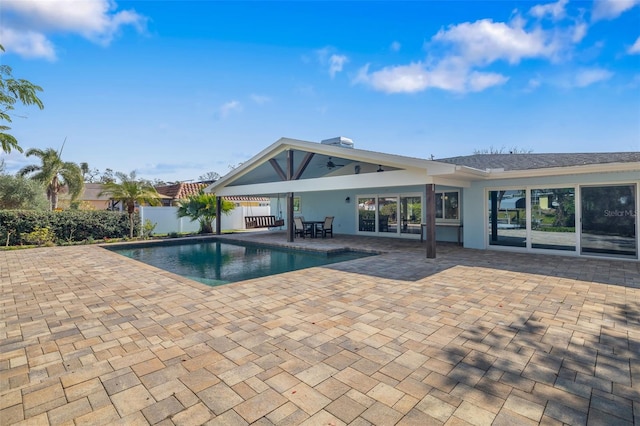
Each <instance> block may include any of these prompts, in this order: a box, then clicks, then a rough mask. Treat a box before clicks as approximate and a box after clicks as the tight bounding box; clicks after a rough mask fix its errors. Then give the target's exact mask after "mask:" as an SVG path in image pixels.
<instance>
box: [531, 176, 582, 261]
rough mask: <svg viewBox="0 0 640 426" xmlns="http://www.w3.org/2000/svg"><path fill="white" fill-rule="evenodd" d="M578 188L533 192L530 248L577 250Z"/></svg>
mask: <svg viewBox="0 0 640 426" xmlns="http://www.w3.org/2000/svg"><path fill="white" fill-rule="evenodd" d="M576 242H577V238H576V190H575V188H542V189H532V190H531V247H532V248H534V249H546V250H566V251H576Z"/></svg>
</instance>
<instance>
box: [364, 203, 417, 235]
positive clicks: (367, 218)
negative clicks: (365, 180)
mask: <svg viewBox="0 0 640 426" xmlns="http://www.w3.org/2000/svg"><path fill="white" fill-rule="evenodd" d="M357 199H358V232H361V233H372V234H377V235H398V236H400V235H407V236H409V235H415V236H416V237H417V236H419V235H420V230H421V227H420V224H421V223H422V197H421V196H420V195H396V194H393V195H371V196H368V195H362V196H358V197H357Z"/></svg>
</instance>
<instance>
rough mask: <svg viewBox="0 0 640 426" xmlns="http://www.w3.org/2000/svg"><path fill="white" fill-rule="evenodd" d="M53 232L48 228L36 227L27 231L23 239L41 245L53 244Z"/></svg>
mask: <svg viewBox="0 0 640 426" xmlns="http://www.w3.org/2000/svg"><path fill="white" fill-rule="evenodd" d="M53 238H54V234H53V232H52V231H51V229H49V228H40V227H39V226H38V227H36V229H35V230H33V232H29V233H28V234H27V236H26V237H25V240H26V241H27V242H28V243H31V244H36V245H38V246H42V245H47V246H49V245H53Z"/></svg>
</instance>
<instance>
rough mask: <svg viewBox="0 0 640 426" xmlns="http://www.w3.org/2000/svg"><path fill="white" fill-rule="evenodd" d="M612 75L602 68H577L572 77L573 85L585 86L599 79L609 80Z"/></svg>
mask: <svg viewBox="0 0 640 426" xmlns="http://www.w3.org/2000/svg"><path fill="white" fill-rule="evenodd" d="M612 76H613V73H612V72H611V71H607V70H604V69H602V68H590V69H581V70H579V71H578V72H577V73H576V75H575V78H574V81H573V86H574V87H587V86H590V85H592V84H594V83H598V82H600V81H605V80H609V79H610V78H611V77H612Z"/></svg>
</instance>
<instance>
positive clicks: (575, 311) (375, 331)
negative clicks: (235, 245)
mask: <svg viewBox="0 0 640 426" xmlns="http://www.w3.org/2000/svg"><path fill="white" fill-rule="evenodd" d="M283 235H284V232H280V231H276V232H245V233H240V234H230V235H225V236H221V237H219V238H223V239H230V240H242V241H247V242H249V241H251V242H254V243H256V244H278V243H281V244H282V245H283V246H286V247H288V248H307V249H309V250H318V249H323V250H339V249H344V248H352V249H359V250H367V251H375V252H379V253H383V254H380V255H378V256H372V257H367V258H361V259H358V260H353V261H348V262H342V263H337V264H333V265H328V266H324V267H316V268H311V269H304V270H299V271H296V272H289V273H284V274H279V275H276V276H271V277H264V278H259V279H253V280H249V281H245V282H240V283H236V284H230V285H225V286H220V287H207V286H205V285H203V284H200V283H196V282H194V281H191V280H189V279H186V278H182V277H179V276H176V275H174V274H171V273H168V272H166V271H162V270H159V269H156V268H154V267H150V266H148V265H144V264H141V263H138V262H136V261H134V260H132V259H129V258H127V257H125V256H121V255H118V254H116V253H112V252H110V251H107V250H105V249H103V248H100V247H98V246H96V245H84V246H69V247H52V248H40V249H31V250H15V251H8V252H5V253H3V255H2V256H0V270H1V271H2V275H1V277H0V279H1V280H2V286H3V298H4V303H3V304H2V307H1V308H0V311H1V312H2V318H4V322H3V323H2V324H0V333H1V334H2V339H0V373H1V374H0V401H1V404H0V419H2V424H3V425H5V424H6V425H13V424H21V422H24V423H25V424H73V423H75V424H176V425H178V424H206V423H210V424H291V425H302V424H307V425H318V424H334V425H344V424H373V425H379V424H396V425H427V424H518V425H533V424H562V423H565V424H574V425H587V424H616V425H626V424H628V425H633V424H638V421H639V420H640V417H639V415H640V407H638V401H640V391H639V390H638V388H637V382H638V381H640V355H639V354H640V323H639V318H638V315H637V313H638V312H640V304H639V300H640V269H639V265H638V263H636V262H625V261H615V260H604V259H602V260H599V259H589V260H586V259H576V258H574V257H568V258H563V257H559V256H545V255H537V254H530V253H510V254H509V256H508V257H505V256H504V252H496V251H486V250H484V251H483V250H469V249H464V248H462V247H459V246H458V245H456V244H455V243H452V244H442V245H440V246H439V247H438V258H437V259H425V258H424V253H423V250H421V249H418V250H416V246H418V247H420V244H419V243H418V242H417V241H406V240H399V239H389V238H373V237H359V236H348V235H343V234H336V235H335V236H334V238H326V239H320V240H311V239H309V238H307V239H296V241H295V242H291V243H283V240H284V238H283Z"/></svg>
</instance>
